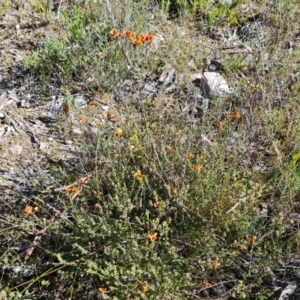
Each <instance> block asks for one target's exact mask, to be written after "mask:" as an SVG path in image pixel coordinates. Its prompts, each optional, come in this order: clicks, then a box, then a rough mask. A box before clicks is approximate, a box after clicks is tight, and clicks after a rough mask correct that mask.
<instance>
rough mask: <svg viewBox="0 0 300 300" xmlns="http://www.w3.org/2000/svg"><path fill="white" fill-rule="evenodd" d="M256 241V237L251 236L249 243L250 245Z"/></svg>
mask: <svg viewBox="0 0 300 300" xmlns="http://www.w3.org/2000/svg"><path fill="white" fill-rule="evenodd" d="M256 242H257V237H256V236H253V237H252V238H251V239H250V244H251V245H255V244H256Z"/></svg>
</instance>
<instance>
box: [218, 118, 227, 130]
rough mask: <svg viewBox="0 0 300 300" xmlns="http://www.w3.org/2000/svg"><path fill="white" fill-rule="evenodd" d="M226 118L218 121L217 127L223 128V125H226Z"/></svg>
mask: <svg viewBox="0 0 300 300" xmlns="http://www.w3.org/2000/svg"><path fill="white" fill-rule="evenodd" d="M226 121H227V120H226V119H224V120H222V121H221V122H220V123H219V125H218V127H219V129H221V130H223V129H224V127H225V125H226Z"/></svg>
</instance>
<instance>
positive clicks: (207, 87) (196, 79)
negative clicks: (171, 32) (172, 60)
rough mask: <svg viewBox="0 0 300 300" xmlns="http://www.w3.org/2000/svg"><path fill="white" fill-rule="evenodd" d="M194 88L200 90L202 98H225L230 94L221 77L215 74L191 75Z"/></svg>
mask: <svg viewBox="0 0 300 300" xmlns="http://www.w3.org/2000/svg"><path fill="white" fill-rule="evenodd" d="M191 79H192V82H193V84H194V85H195V86H197V87H199V88H200V89H201V90H202V93H203V96H204V98H208V99H211V98H213V97H214V96H217V97H221V98H226V97H228V96H229V94H230V89H229V87H228V84H227V82H226V80H225V79H224V78H223V76H222V75H221V74H219V73H216V72H204V74H203V75H202V74H200V73H197V74H193V75H192V76H191Z"/></svg>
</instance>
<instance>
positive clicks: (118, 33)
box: [109, 29, 122, 38]
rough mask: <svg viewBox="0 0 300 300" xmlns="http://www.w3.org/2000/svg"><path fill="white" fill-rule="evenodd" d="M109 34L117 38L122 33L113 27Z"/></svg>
mask: <svg viewBox="0 0 300 300" xmlns="http://www.w3.org/2000/svg"><path fill="white" fill-rule="evenodd" d="M109 35H110V36H111V37H113V38H119V37H121V36H122V33H120V32H119V31H118V30H117V29H113V30H112V31H111V32H110V33H109Z"/></svg>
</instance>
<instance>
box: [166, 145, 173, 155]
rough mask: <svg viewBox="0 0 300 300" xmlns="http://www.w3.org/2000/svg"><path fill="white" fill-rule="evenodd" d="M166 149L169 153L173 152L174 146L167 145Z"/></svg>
mask: <svg viewBox="0 0 300 300" xmlns="http://www.w3.org/2000/svg"><path fill="white" fill-rule="evenodd" d="M166 151H167V153H169V154H170V153H172V152H173V148H172V147H170V146H167V148H166Z"/></svg>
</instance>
